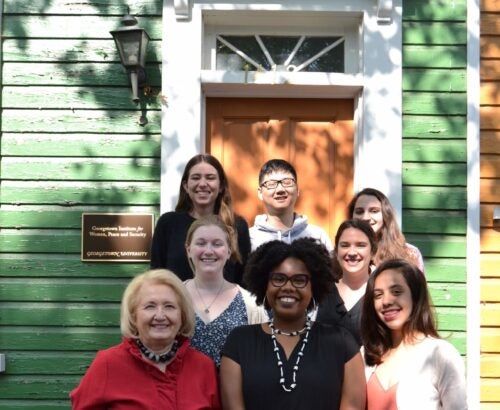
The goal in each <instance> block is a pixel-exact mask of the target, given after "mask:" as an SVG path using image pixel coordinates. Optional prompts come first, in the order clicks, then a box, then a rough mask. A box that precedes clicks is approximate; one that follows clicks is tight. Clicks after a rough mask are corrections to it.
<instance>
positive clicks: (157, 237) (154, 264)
mask: <svg viewBox="0 0 500 410" xmlns="http://www.w3.org/2000/svg"><path fill="white" fill-rule="evenodd" d="M166 253H167V244H166V240H165V234H164V229H163V218H162V217H160V219H158V222H157V223H156V227H155V230H154V232H153V239H152V240H151V261H150V263H149V265H150V267H151V269H158V268H165V267H166V261H165V255H166Z"/></svg>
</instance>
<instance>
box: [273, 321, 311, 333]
mask: <svg viewBox="0 0 500 410" xmlns="http://www.w3.org/2000/svg"><path fill="white" fill-rule="evenodd" d="M273 327H274V323H273ZM306 330H307V323H306V325H305V326H304V327H303V328H302V329H300V330H294V331H293V332H285V331H283V330H281V329H278V328H274V333H276V334H277V335H283V336H298V335H301V334H302V333H304V332H305V331H306Z"/></svg>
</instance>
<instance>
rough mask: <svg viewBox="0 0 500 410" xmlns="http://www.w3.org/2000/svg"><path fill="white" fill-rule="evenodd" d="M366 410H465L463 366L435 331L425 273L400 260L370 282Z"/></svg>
mask: <svg viewBox="0 0 500 410" xmlns="http://www.w3.org/2000/svg"><path fill="white" fill-rule="evenodd" d="M361 336H362V340H363V346H364V358H365V363H366V365H367V368H366V370H367V371H366V380H367V405H368V407H367V408H368V410H396V409H399V410H412V409H426V410H434V409H436V410H437V409H447V410H463V409H466V408H467V401H466V395H465V390H466V386H465V376H464V374H465V371H464V363H463V360H462V358H461V357H460V354H459V353H458V351H457V350H456V349H455V347H454V346H453V345H452V344H450V343H449V342H447V341H445V340H443V339H441V338H440V337H439V335H438V332H437V330H436V325H435V322H434V315H433V311H432V309H431V305H430V296H429V292H428V289H427V283H426V280H425V277H424V275H422V272H421V271H420V270H419V269H418V268H417V267H416V266H415V265H413V264H410V263H408V262H407V261H405V260H402V259H393V260H388V261H386V262H383V263H382V264H381V265H380V266H379V267H378V268H377V269H376V270H375V271H374V272H373V273H372V275H371V276H370V279H369V280H368V283H367V286H366V292H365V300H364V304H363V312H362V316H361Z"/></svg>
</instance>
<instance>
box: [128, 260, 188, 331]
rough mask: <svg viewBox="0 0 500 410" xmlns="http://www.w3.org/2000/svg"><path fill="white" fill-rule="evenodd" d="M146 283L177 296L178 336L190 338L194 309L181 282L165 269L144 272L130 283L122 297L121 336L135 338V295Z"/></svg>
mask: <svg viewBox="0 0 500 410" xmlns="http://www.w3.org/2000/svg"><path fill="white" fill-rule="evenodd" d="M146 282H150V283H153V284H155V285H166V286H168V287H170V288H171V289H172V290H173V291H174V293H175V294H176V296H177V299H178V301H179V308H180V310H181V321H182V325H181V328H180V329H179V334H181V335H183V336H186V337H191V336H192V335H193V333H194V326H195V316H194V309H193V305H192V302H191V298H190V297H189V295H188V293H187V291H186V288H185V287H184V284H183V283H182V281H181V280H180V279H179V278H178V277H177V276H176V275H175V274H174V273H173V272H171V271H169V270H167V269H154V270H150V271H147V272H144V273H142V274H140V275H138V276H136V277H135V278H134V279H132V280H131V281H130V283H129V284H128V286H127V288H126V289H125V292H124V293H123V297H122V304H121V314H120V328H121V331H122V334H123V336H125V337H131V338H137V337H138V331H137V324H136V318H135V311H136V309H137V305H138V303H139V301H138V299H137V295H138V293H139V290H140V289H141V287H142V285H143V284H144V283H146Z"/></svg>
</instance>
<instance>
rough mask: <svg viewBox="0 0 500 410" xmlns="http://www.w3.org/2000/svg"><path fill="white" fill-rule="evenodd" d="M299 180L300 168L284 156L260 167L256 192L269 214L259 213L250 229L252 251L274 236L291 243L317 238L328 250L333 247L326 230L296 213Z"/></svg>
mask: <svg viewBox="0 0 500 410" xmlns="http://www.w3.org/2000/svg"><path fill="white" fill-rule="evenodd" d="M297 181H298V180H297V171H296V170H295V168H294V167H293V166H292V164H290V163H289V162H287V161H285V160H283V159H271V160H269V161H267V162H266V163H265V164H264V165H263V166H262V168H261V169H260V172H259V188H258V191H257V194H258V196H259V199H260V200H261V201H262V202H263V203H264V207H265V210H266V213H265V214H262V215H257V216H256V217H255V222H254V226H252V227H251V228H250V241H251V244H252V250H255V249H257V248H258V247H259V246H260V245H262V244H263V243H265V242H269V241H272V240H275V239H277V240H280V241H286V242H288V243H291V242H292V241H293V240H295V239H298V238H305V237H311V238H314V239H317V240H318V241H319V242H321V243H322V244H324V245H325V246H326V248H327V249H328V251H331V250H332V242H331V240H330V238H329V236H328V234H327V233H326V232H325V230H324V229H322V228H320V227H319V226H316V225H311V224H308V223H307V217H306V216H305V215H299V214H297V213H296V212H295V203H296V202H297V198H298V196H299V187H298V184H297Z"/></svg>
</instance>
